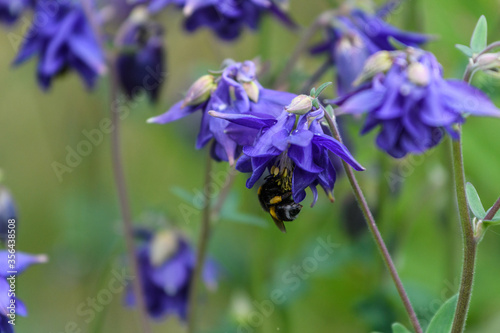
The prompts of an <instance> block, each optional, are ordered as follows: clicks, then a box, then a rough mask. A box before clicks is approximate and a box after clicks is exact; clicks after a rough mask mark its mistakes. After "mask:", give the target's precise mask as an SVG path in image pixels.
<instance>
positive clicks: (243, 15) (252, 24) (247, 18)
mask: <svg viewBox="0 0 500 333" xmlns="http://www.w3.org/2000/svg"><path fill="white" fill-rule="evenodd" d="M171 3H172V4H175V5H177V6H179V7H182V8H183V11H184V15H185V16H186V20H185V22H184V26H185V28H186V30H188V31H190V32H192V31H195V30H197V29H198V28H201V27H203V26H206V27H208V28H210V29H212V30H213V31H214V32H215V33H216V34H217V36H219V38H221V39H225V40H233V39H235V38H237V37H238V36H239V35H240V34H241V32H242V30H243V28H244V27H245V26H248V27H249V28H250V29H252V30H257V28H258V27H259V23H260V20H261V17H262V15H263V14H265V13H268V12H269V13H272V14H274V15H275V16H276V17H277V18H279V19H280V20H281V21H282V22H284V23H285V24H286V25H287V26H289V27H294V26H295V24H294V23H293V22H292V21H291V19H290V18H289V17H288V16H287V15H286V13H285V11H284V9H286V8H287V7H288V1H276V0H152V1H151V3H150V6H149V8H150V10H151V11H153V12H155V11H158V10H160V9H162V8H163V7H164V6H166V5H168V4H171Z"/></svg>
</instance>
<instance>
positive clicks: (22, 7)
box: [0, 0, 35, 25]
mask: <svg viewBox="0 0 500 333" xmlns="http://www.w3.org/2000/svg"><path fill="white" fill-rule="evenodd" d="M34 4H35V0H0V22H2V23H4V24H7V25H12V24H14V23H16V22H17V20H18V19H19V17H20V16H21V15H22V14H23V13H24V12H25V11H26V10H28V9H30V8H33V7H34Z"/></svg>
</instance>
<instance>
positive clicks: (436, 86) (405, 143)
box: [329, 48, 500, 158]
mask: <svg viewBox="0 0 500 333" xmlns="http://www.w3.org/2000/svg"><path fill="white" fill-rule="evenodd" d="M363 82H366V83H365V84H363V85H361V86H360V87H359V88H357V89H356V90H355V91H354V92H352V93H350V94H348V95H347V96H344V97H341V98H340V99H337V100H332V101H329V102H330V103H332V104H337V105H339V106H340V112H341V113H350V114H360V113H363V112H366V113H367V117H366V120H365V124H364V127H363V129H362V130H361V134H365V133H367V132H369V131H371V130H373V129H374V128H375V127H378V126H379V127H380V132H379V134H378V136H377V139H376V142H377V145H378V146H379V147H380V149H382V150H384V151H385V152H387V153H388V154H389V155H391V156H393V157H396V158H401V157H404V156H405V155H406V154H408V153H414V154H420V153H423V152H425V151H426V150H428V149H430V148H432V147H434V146H435V145H437V144H438V143H439V142H440V141H441V139H442V137H443V133H444V132H448V133H449V134H450V135H451V137H452V138H454V139H457V138H458V133H457V132H456V131H455V130H454V128H453V127H454V125H455V124H461V123H463V122H464V121H465V115H466V114H472V115H476V116H492V117H500V110H499V109H498V108H497V107H496V106H495V105H494V104H493V103H492V102H491V101H490V100H489V98H488V97H487V96H486V95H485V94H484V93H483V92H481V91H480V90H478V89H476V88H474V87H471V86H470V85H468V84H467V83H465V82H463V81H459V80H445V79H443V73H442V68H441V65H440V64H439V63H438V62H437V60H436V58H435V57H434V55H433V54H432V53H430V52H426V51H423V50H420V49H413V48H408V49H407V50H406V51H392V52H388V51H381V52H378V53H376V54H374V55H373V56H372V57H371V58H370V59H368V61H367V63H366V66H365V68H364V70H363V72H362V73H361V75H360V77H359V78H358V80H357V82H356V83H363Z"/></svg>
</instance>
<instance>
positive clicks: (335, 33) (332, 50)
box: [311, 8, 429, 96]
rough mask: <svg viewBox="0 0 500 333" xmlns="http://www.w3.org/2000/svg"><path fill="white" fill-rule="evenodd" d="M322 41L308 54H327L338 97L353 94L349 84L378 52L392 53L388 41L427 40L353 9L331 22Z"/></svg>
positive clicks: (414, 42) (413, 42)
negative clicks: (331, 65)
mask: <svg viewBox="0 0 500 333" xmlns="http://www.w3.org/2000/svg"><path fill="white" fill-rule="evenodd" d="M330 22H331V24H330V25H328V26H327V27H326V32H325V36H326V37H325V41H323V42H322V43H320V44H318V45H316V46H315V47H313V48H312V50H311V53H312V54H319V53H323V52H327V53H328V56H329V61H330V62H331V63H332V64H334V65H335V66H336V69H337V92H338V94H339V95H340V96H342V95H344V94H346V93H348V92H350V91H352V90H353V87H352V83H353V82H354V80H355V79H356V77H357V76H358V75H359V74H360V73H361V71H362V69H363V66H364V63H365V61H366V59H368V57H369V56H370V55H372V54H374V53H375V52H378V51H381V50H389V51H393V50H395V48H394V46H393V45H392V44H391V43H390V38H391V37H392V38H393V39H394V40H396V41H398V42H399V43H401V44H404V45H407V46H419V45H421V44H424V43H426V42H427V41H428V40H429V36H426V35H422V34H418V33H412V32H406V31H402V30H399V29H397V28H396V27H393V26H392V25H390V24H388V23H386V22H384V21H383V20H382V18H381V17H380V16H379V15H370V14H367V13H365V12H364V11H362V10H360V9H358V8H355V9H352V10H348V11H347V12H346V13H345V14H344V13H342V14H339V15H336V16H334V17H333V18H332V19H331V21H330Z"/></svg>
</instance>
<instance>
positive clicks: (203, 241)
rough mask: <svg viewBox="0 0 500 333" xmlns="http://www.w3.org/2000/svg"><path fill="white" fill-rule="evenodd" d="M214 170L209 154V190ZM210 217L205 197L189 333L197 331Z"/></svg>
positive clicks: (208, 205)
mask: <svg viewBox="0 0 500 333" xmlns="http://www.w3.org/2000/svg"><path fill="white" fill-rule="evenodd" d="M211 170H212V157H211V156H210V154H207V162H206V167H205V183H204V185H205V186H204V188H205V189H207V188H208V187H209V185H210V182H211V181H212V179H211V177H210V172H211ZM210 215H211V205H210V198H209V196H208V195H205V202H204V207H203V215H202V220H201V231H200V238H199V240H198V250H197V253H196V265H195V267H194V270H193V275H192V277H191V281H190V284H189V290H190V291H189V302H188V306H189V309H188V333H194V332H195V330H196V311H197V308H198V292H199V284H200V280H201V275H202V271H203V267H204V263H205V257H206V253H207V247H208V240H209V238H210Z"/></svg>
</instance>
